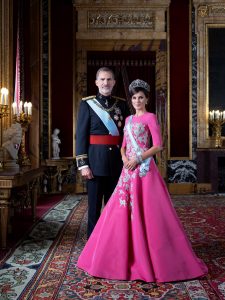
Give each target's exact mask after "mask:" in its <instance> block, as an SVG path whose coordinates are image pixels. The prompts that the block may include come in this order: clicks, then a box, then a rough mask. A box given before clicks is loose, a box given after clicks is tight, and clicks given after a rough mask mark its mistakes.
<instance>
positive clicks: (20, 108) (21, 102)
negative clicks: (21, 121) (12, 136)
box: [19, 101, 23, 114]
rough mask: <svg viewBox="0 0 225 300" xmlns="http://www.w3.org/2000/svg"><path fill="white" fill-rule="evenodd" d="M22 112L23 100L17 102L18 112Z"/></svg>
mask: <svg viewBox="0 0 225 300" xmlns="http://www.w3.org/2000/svg"><path fill="white" fill-rule="evenodd" d="M22 112H23V101H20V103H19V114H22Z"/></svg>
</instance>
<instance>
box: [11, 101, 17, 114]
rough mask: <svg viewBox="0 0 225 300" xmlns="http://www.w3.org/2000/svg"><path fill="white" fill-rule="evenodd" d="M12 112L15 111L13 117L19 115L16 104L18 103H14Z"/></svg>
mask: <svg viewBox="0 0 225 300" xmlns="http://www.w3.org/2000/svg"><path fill="white" fill-rule="evenodd" d="M12 111H13V115H17V104H16V102H13V104H12Z"/></svg>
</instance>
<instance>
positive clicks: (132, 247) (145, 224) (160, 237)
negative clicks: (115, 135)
mask: <svg viewBox="0 0 225 300" xmlns="http://www.w3.org/2000/svg"><path fill="white" fill-rule="evenodd" d="M140 121H141V123H140ZM143 124H144V125H143ZM143 126H144V127H143ZM143 128H144V129H145V130H143ZM133 130H134V134H135V133H136V135H137V140H138V141H140V146H145V145H146V144H147V138H148V137H149V135H150V134H151V135H152V137H153V144H154V142H155V144H159V140H160V134H159V129H158V127H157V121H156V120H155V117H154V115H153V114H150V113H147V114H146V115H145V116H144V117H143V118H142V119H141V120H140V119H137V120H136V123H135V119H134V126H133ZM140 132H144V133H143V134H142V135H141V134H140ZM146 132H147V133H148V135H147V136H146V137H147V138H145V136H144V134H146ZM143 137H144V138H143ZM124 139H125V140H126V141H125V142H123V144H124V145H123V146H124V147H125V146H126V147H127V149H128V152H130V155H133V154H134V153H132V151H133V147H132V145H131V144H130V141H129V136H128V134H127V132H126V126H125V133H124ZM143 141H144V144H143V145H142V144H141V143H142V142H143ZM128 155H129V153H128ZM77 267H78V268H80V269H83V270H84V271H86V272H88V273H89V274H90V275H92V276H95V277H100V278H106V279H115V280H143V281H146V282H171V281H179V280H188V279H193V278H197V277H201V276H204V275H206V274H207V271H208V270H207V267H206V265H205V264H204V262H203V261H202V260H200V259H199V258H198V257H197V256H196V254H195V253H194V251H193V249H192V246H191V243H190V241H189V240H188V237H187V235H186V233H185V231H184V229H183V226H182V224H181V222H180V220H179V218H178V216H177V213H176V211H175V208H174V206H173V204H172V201H171V198H170V195H169V193H168V190H167V187H166V185H165V182H164V180H163V178H162V177H161V175H160V173H159V170H158V168H157V166H156V164H155V161H154V159H151V161H150V169H149V171H148V172H147V173H146V175H145V176H140V166H138V167H137V168H136V169H135V170H134V171H129V170H127V169H126V168H123V169H122V172H121V175H120V178H119V181H118V184H117V186H116V188H115V190H114V192H113V194H112V196H111V198H110V199H109V201H108V203H107V204H106V206H105V208H104V209H103V212H102V214H101V216H100V218H99V220H98V222H97V224H96V226H95V228H94V230H93V232H92V234H91V236H90V237H89V239H88V241H87V243H86V245H85V247H84V249H83V251H82V252H81V255H80V256H79V259H78V262H77Z"/></svg>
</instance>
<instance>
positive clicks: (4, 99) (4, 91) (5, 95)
mask: <svg viewBox="0 0 225 300" xmlns="http://www.w3.org/2000/svg"><path fill="white" fill-rule="evenodd" d="M8 95H9V90H8V89H7V88H4V87H3V88H1V103H0V104H2V105H8V104H9V99H8Z"/></svg>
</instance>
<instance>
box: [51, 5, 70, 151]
mask: <svg viewBox="0 0 225 300" xmlns="http://www.w3.org/2000/svg"><path fill="white" fill-rule="evenodd" d="M51 39H52V44H51V47H52V49H51V101H52V129H54V128H59V129H60V134H59V137H60V139H61V147H60V156H61V157H65V156H72V155H73V4H72V1H70V0H54V1H53V0H52V1H51Z"/></svg>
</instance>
